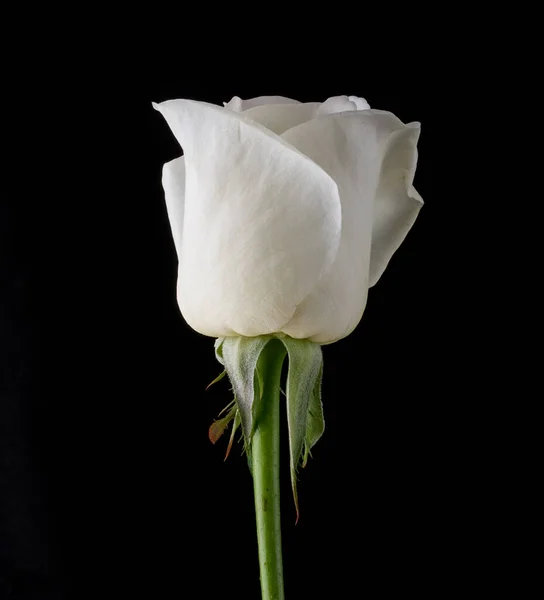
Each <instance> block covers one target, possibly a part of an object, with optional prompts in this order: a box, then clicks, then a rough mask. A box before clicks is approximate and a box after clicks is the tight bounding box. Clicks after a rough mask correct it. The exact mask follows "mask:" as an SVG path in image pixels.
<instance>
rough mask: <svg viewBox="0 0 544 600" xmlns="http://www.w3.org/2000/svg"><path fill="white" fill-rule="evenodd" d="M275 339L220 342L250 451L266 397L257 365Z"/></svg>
mask: <svg viewBox="0 0 544 600" xmlns="http://www.w3.org/2000/svg"><path fill="white" fill-rule="evenodd" d="M271 339H273V338H272V336H269V335H266V336H259V337H253V338H246V337H226V338H223V339H222V342H221V343H218V342H216V347H215V348H216V356H217V357H218V360H222V361H224V365H225V369H226V371H227V374H228V376H229V379H230V382H231V384H232V387H233V390H234V395H235V398H236V404H237V406H238V410H239V411H240V419H241V424H242V432H243V434H244V441H245V446H246V449H247V448H248V447H249V445H250V443H251V436H252V434H253V430H254V427H255V422H256V420H257V417H258V414H259V408H260V400H261V397H262V394H261V393H260V392H261V389H262V385H261V386H259V385H258V381H259V379H258V378H259V375H258V373H256V370H257V361H258V360H259V356H260V354H261V352H262V351H263V349H264V347H265V346H266V344H268V342H269V341H270V340H271Z"/></svg>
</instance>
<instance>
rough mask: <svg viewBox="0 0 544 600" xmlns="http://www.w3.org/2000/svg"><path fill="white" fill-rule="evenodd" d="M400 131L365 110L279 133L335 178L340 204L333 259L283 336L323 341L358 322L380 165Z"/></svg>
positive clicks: (387, 118) (387, 117)
mask: <svg viewBox="0 0 544 600" xmlns="http://www.w3.org/2000/svg"><path fill="white" fill-rule="evenodd" d="M403 129H404V125H403V124H402V123H401V121H399V119H397V118H396V117H395V116H394V115H392V114H391V113H386V112H382V111H374V110H365V111H357V112H344V113H339V114H333V115H330V116H328V117H324V118H321V119H316V120H314V121H311V122H308V123H305V124H303V125H300V126H298V127H296V128H294V129H291V130H289V131H287V132H286V133H285V134H284V135H283V138H284V139H285V140H287V141H288V142H289V143H290V144H292V145H294V146H295V147H297V148H299V150H301V151H302V152H304V153H305V154H307V155H308V156H309V157H310V158H311V159H312V160H314V161H315V162H316V163H317V164H319V165H320V166H322V167H323V168H324V169H325V170H326V171H327V173H329V174H330V175H331V176H332V177H333V178H334V179H335V181H336V182H337V184H338V187H339V190H340V198H341V202H342V238H341V242H340V248H339V250H338V255H337V257H336V260H335V262H334V264H333V265H332V267H331V269H330V271H329V273H328V274H327V275H326V276H325V277H323V279H321V281H320V282H319V283H318V285H317V286H316V288H315V289H314V291H313V292H312V293H311V294H310V295H309V296H308V297H307V298H306V299H305V300H304V302H303V303H302V304H301V305H300V306H299V307H298V309H297V311H296V313H295V315H294V317H293V319H292V320H291V321H290V322H289V323H288V324H287V325H286V326H285V327H284V328H283V330H282V331H283V332H285V333H286V334H288V335H290V336H292V337H295V338H300V337H309V338H310V339H311V340H312V341H315V342H320V343H328V342H333V341H335V340H338V339H340V338H342V337H345V336H346V335H348V334H349V333H351V331H353V329H354V328H355V327H356V326H357V324H358V322H359V321H360V319H361V316H362V314H363V311H364V308H365V305H366V299H367V293H368V286H369V267H370V261H371V243H372V235H373V224H372V223H373V210H374V203H375V199H376V194H377V192H378V190H379V189H381V185H380V172H381V169H382V162H383V160H384V157H385V156H387V152H388V149H389V139H390V136H391V134H392V133H393V132H395V131H397V130H401V131H402V130H403ZM384 193H385V191H384ZM384 231H385V230H384Z"/></svg>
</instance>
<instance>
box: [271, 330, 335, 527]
mask: <svg viewBox="0 0 544 600" xmlns="http://www.w3.org/2000/svg"><path fill="white" fill-rule="evenodd" d="M280 339H281V341H282V342H283V344H284V346H285V348H286V349H287V354H288V356H289V371H288V375H287V425H288V430H289V460H290V466H291V487H292V490H293V499H294V502H295V508H296V511H297V521H298V517H299V503H298V492H297V469H298V464H299V462H300V459H301V457H302V456H303V449H304V450H305V451H304V464H305V461H306V459H307V456H308V453H309V451H310V449H311V447H312V446H313V445H314V444H315V443H316V442H317V440H318V439H319V438H320V437H321V435H322V433H323V430H324V427H325V424H324V420H323V410H322V406H321V374H322V365H323V354H322V352H321V346H320V345H319V344H316V343H314V342H310V341H309V340H297V339H294V338H290V337H282V338H280ZM310 413H311V414H310ZM306 449H307V451H306Z"/></svg>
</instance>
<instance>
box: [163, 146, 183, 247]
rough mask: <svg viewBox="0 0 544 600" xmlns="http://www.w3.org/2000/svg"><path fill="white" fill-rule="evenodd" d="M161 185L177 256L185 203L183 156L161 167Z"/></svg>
mask: <svg viewBox="0 0 544 600" xmlns="http://www.w3.org/2000/svg"><path fill="white" fill-rule="evenodd" d="M162 186H163V188H164V197H165V200H166V210H167V212H168V219H169V221H170V225H171V227H172V237H173V238H174V245H175V246H176V252H177V253H178V257H179V254H180V251H181V235H182V232H183V213H184V204H185V159H184V157H183V156H180V157H179V158H175V159H174V160H171V161H170V162H167V163H166V164H165V165H164V167H163V169H162Z"/></svg>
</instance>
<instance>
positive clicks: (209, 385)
mask: <svg viewBox="0 0 544 600" xmlns="http://www.w3.org/2000/svg"><path fill="white" fill-rule="evenodd" d="M226 374H227V372H226V371H223V372H221V373H219V375H218V376H217V377H216V378H215V379H214V380H213V381H212V382H211V383H208V385H207V386H206V389H207V390H209V389H210V388H211V387H212V385H213V384H214V383H217V382H218V381H221V379H223V377H225V375H226Z"/></svg>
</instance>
